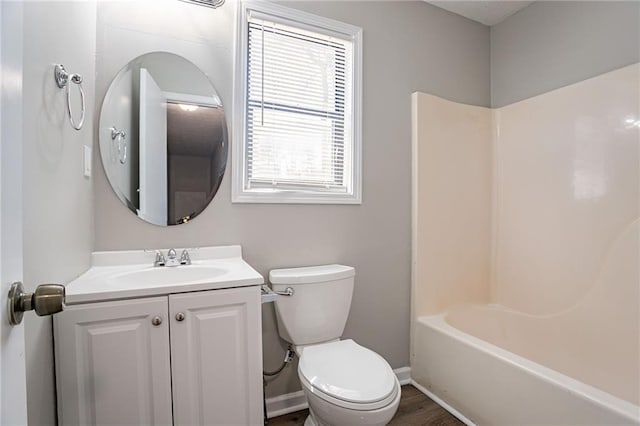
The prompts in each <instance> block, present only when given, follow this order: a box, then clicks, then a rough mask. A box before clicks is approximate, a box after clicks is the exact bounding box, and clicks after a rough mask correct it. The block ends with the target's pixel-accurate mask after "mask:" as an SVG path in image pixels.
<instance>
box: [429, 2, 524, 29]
mask: <svg viewBox="0 0 640 426" xmlns="http://www.w3.org/2000/svg"><path fill="white" fill-rule="evenodd" d="M425 1H427V3H431V4H432V5H434V6H438V7H440V8H442V9H445V10H448V11H449V12H453V13H457V14H458V15H462V16H464V17H465V18H469V19H473V20H474V21H477V22H480V23H482V24H485V25H495V24H497V23H500V22H502V21H504V20H505V19H507V18H508V17H509V16H511V15H513V14H514V13H516V12H517V11H519V10H520V9H524V8H525V7H527V6H529V5H530V4H531V3H533V1H455V0H449V1H446V0H445V1H429V0H425Z"/></svg>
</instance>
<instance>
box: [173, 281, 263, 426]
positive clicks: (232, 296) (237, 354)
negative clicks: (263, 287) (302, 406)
mask: <svg viewBox="0 0 640 426" xmlns="http://www.w3.org/2000/svg"><path fill="white" fill-rule="evenodd" d="M260 306H261V305H260V289H259V287H244V288H236V289H228V290H213V291H204V292H195V293H185V294H175V295H170V296H169V315H170V316H171V327H170V333H171V361H172V363H171V365H172V373H171V374H172V380H173V415H174V421H175V424H176V425H225V426H235V425H260V424H262V423H263V418H262V417H263V413H262V330H261V314H260V309H261V307H260Z"/></svg>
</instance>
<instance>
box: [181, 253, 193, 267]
mask: <svg viewBox="0 0 640 426" xmlns="http://www.w3.org/2000/svg"><path fill="white" fill-rule="evenodd" d="M180 264H181V265H191V257H189V252H188V251H187V249H184V250H182V254H181V255H180Z"/></svg>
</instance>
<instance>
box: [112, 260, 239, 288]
mask: <svg viewBox="0 0 640 426" xmlns="http://www.w3.org/2000/svg"><path fill="white" fill-rule="evenodd" d="M226 273H227V271H226V270H225V269H222V268H216V267H215V266H209V265H183V266H176V267H167V266H163V267H157V268H156V267H154V268H145V269H139V270H134V271H128V272H120V273H117V274H114V275H112V276H110V277H109V278H107V279H108V280H109V281H110V282H112V283H113V284H115V285H117V286H118V287H120V286H136V287H157V286H160V287H161V286H167V285H174V284H189V283H203V282H211V281H213V280H215V279H216V278H217V277H219V276H221V275H224V274H226Z"/></svg>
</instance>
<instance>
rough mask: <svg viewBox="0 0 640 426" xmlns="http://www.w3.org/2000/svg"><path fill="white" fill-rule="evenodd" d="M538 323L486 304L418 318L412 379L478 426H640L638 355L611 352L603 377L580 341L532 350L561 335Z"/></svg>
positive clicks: (414, 330) (595, 359) (544, 345)
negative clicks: (547, 349) (544, 349)
mask: <svg viewBox="0 0 640 426" xmlns="http://www.w3.org/2000/svg"><path fill="white" fill-rule="evenodd" d="M543 323H544V321H540V319H539V318H538V319H535V318H528V317H527V316H526V315H522V314H520V313H517V312H512V311H508V310H506V309H504V308H501V307H499V306H490V305H481V306H463V307H457V308H454V309H452V310H450V311H449V312H448V313H445V314H439V315H432V316H423V317H419V318H418V319H417V320H416V322H415V323H414V324H413V352H412V360H411V361H412V362H411V375H412V379H413V380H414V382H415V383H416V384H417V385H418V386H419V387H422V388H423V389H424V390H426V391H427V392H428V393H431V394H432V395H433V396H435V397H437V398H438V399H440V400H441V401H442V402H444V403H445V404H448V405H449V406H450V407H451V408H453V409H454V411H457V412H458V413H457V414H461V415H462V416H463V417H465V418H466V419H463V420H468V421H470V422H472V423H475V424H477V425H500V426H503V425H504V426H512V425H536V426H542V425H554V426H555V425H558V426H559V425H640V406H639V405H638V386H640V377H639V376H638V362H640V360H639V359H638V358H637V353H636V352H632V353H631V357H629V356H628V354H626V355H625V354H622V355H620V354H618V353H610V355H611V356H612V357H613V358H614V359H616V358H618V359H619V361H618V362H617V363H614V364H615V365H611V370H610V371H605V372H603V371H601V370H600V369H598V368H596V367H595V366H596V365H598V364H596V362H598V361H599V360H598V359H597V358H598V357H597V356H595V357H594V356H591V354H590V353H586V351H585V347H584V345H581V344H580V343H579V342H578V344H575V345H572V346H571V345H566V344H565V345H564V347H558V348H557V350H555V351H542V350H537V349H538V348H539V347H547V348H548V347H549V346H548V345H549V344H550V343H552V342H553V339H554V338H557V336H558V335H561V334H562V333H554V332H553V331H552V332H549V330H546V331H543V328H542V327H538V328H537V329H536V326H539V325H540V324H543ZM513 327H516V328H518V327H519V329H518V330H514V329H513ZM510 336H525V337H526V338H520V339H513V338H511V337H510ZM567 337H568V336H566V335H565V336H563V338H564V339H565V340H566V338H567ZM569 337H571V336H569ZM577 340H579V338H577ZM604 340H606V339H604ZM567 348H569V349H567ZM507 349H509V350H507ZM601 349H602V348H599V349H598V350H595V351H594V352H595V353H597V354H600V356H602V353H603V351H602V350H601ZM572 351H573V353H572ZM576 351H577V352H576ZM581 351H582V352H581ZM549 353H553V354H556V355H555V356H554V358H549V356H548V354H549ZM604 353H606V351H604ZM605 356H606V355H605ZM634 356H635V359H634ZM545 357H546V359H545ZM536 361H537V362H536ZM591 361H593V363H591ZM542 363H544V364H545V365H546V366H545V365H542ZM627 363H631V364H627ZM610 364H611V363H610ZM560 371H562V372H564V373H565V374H563V373H561V372H560ZM569 374H571V376H572V377H570V376H569ZM620 374H626V375H627V376H626V377H622V379H623V380H620V379H621V377H620ZM596 386H597V387H596ZM604 389H606V391H605V390H604Z"/></svg>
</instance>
